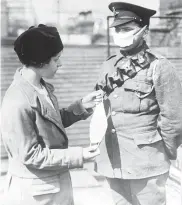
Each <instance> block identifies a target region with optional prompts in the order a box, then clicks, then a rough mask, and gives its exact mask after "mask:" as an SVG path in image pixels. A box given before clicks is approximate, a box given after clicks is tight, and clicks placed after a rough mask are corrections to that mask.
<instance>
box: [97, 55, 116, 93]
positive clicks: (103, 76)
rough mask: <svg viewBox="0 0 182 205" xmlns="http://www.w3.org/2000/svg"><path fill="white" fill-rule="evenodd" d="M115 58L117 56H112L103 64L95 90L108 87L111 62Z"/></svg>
mask: <svg viewBox="0 0 182 205" xmlns="http://www.w3.org/2000/svg"><path fill="white" fill-rule="evenodd" d="M115 56H116V55H113V56H110V57H109V58H108V59H107V60H106V61H105V62H103V63H102V65H101V67H100V71H99V75H98V78H97V80H96V83H95V87H94V89H95V90H99V89H103V87H104V86H106V83H107V82H106V81H107V76H106V75H107V74H108V73H109V71H110V68H109V61H110V60H113V58H114V57H115Z"/></svg>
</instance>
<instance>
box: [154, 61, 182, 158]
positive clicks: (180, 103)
mask: <svg viewBox="0 0 182 205" xmlns="http://www.w3.org/2000/svg"><path fill="white" fill-rule="evenodd" d="M154 86H155V92H156V99H157V102H158V105H159V107H160V116H159V119H160V120H159V123H158V124H159V131H160V134H161V136H162V138H163V141H164V145H165V149H166V152H167V154H168V156H169V158H170V159H175V158H176V155H177V148H178V146H179V143H178V142H179V138H180V137H182V136H181V135H182V86H181V83H180V80H179V78H178V75H177V73H176V72H175V68H174V67H173V66H172V64H171V63H170V62H169V61H168V60H167V59H160V60H158V63H157V65H156V69H155V73H154Z"/></svg>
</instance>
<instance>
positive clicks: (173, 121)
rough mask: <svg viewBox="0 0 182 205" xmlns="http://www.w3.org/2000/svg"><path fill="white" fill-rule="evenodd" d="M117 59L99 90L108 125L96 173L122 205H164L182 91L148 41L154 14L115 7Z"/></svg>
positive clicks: (106, 68) (181, 125)
mask: <svg viewBox="0 0 182 205" xmlns="http://www.w3.org/2000/svg"><path fill="white" fill-rule="evenodd" d="M109 9H110V10H111V11H112V12H113V13H114V22H113V23H112V25H111V27H113V28H114V33H113V39H114V43H115V44H116V45H117V46H118V50H117V53H116V55H113V56H111V57H110V58H108V59H107V60H106V61H105V62H104V63H103V65H102V69H101V72H100V76H99V78H98V81H97V84H96V89H97V90H98V89H102V90H103V91H105V93H106V95H105V98H104V106H105V111H106V115H107V120H108V128H107V131H106V135H105V137H104V139H103V140H102V142H101V144H100V152H101V154H100V156H98V157H97V159H96V163H95V170H96V171H97V172H99V173H100V174H102V175H104V176H105V177H106V179H107V181H108V183H109V185H110V188H111V190H112V194H113V199H114V202H115V204H118V205H126V204H127V205H129V204H132V205H136V204H138V205H139V204H143V205H154V204H155V205H164V204H166V196H165V184H166V180H167V178H168V176H169V168H170V160H174V159H176V155H177V148H178V146H179V143H178V139H179V137H180V134H181V133H182V86H181V84H180V81H179V79H178V76H177V74H176V73H175V69H174V68H173V66H172V65H171V64H170V63H169V62H168V60H167V59H165V58H164V57H162V56H159V55H157V54H156V53H155V52H152V51H151V50H150V49H149V47H148V46H147V43H146V40H145V36H146V35H147V32H148V29H149V22H150V17H151V16H153V15H154V14H155V13H156V11H154V10H151V9H147V8H144V7H140V6H137V5H133V4H128V3H122V2H113V3H111V4H110V5H109Z"/></svg>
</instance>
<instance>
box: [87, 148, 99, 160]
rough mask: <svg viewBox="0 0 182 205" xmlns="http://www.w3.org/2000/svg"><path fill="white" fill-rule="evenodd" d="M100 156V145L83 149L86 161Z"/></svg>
mask: <svg viewBox="0 0 182 205" xmlns="http://www.w3.org/2000/svg"><path fill="white" fill-rule="evenodd" d="M99 154H100V150H99V148H98V145H92V146H90V147H86V148H83V160H84V161H89V160H90V159H93V158H94V157H96V156H97V155H99Z"/></svg>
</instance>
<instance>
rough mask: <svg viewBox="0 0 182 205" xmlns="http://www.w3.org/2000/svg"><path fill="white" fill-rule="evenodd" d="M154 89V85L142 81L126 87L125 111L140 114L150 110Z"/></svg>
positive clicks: (130, 83)
mask: <svg viewBox="0 0 182 205" xmlns="http://www.w3.org/2000/svg"><path fill="white" fill-rule="evenodd" d="M153 90H154V87H153V85H152V84H150V83H147V82H144V81H140V82H135V81H133V82H129V83H126V84H125V86H124V95H123V110H124V111H125V112H132V113H138V112H141V111H146V110H148V109H149V107H150V104H151V100H152V101H153V99H154V95H153V94H152V93H153Z"/></svg>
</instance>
